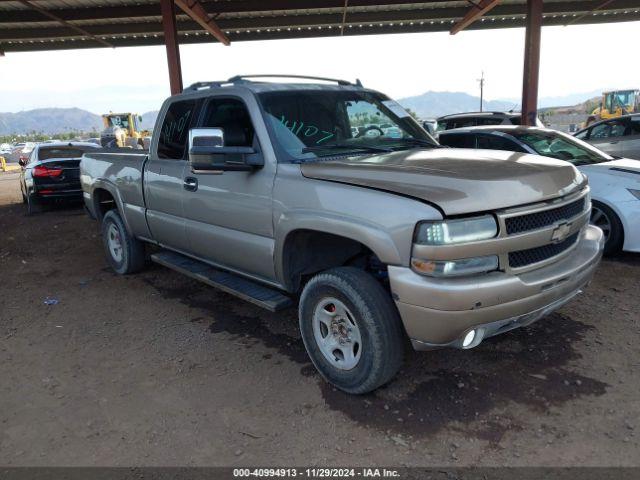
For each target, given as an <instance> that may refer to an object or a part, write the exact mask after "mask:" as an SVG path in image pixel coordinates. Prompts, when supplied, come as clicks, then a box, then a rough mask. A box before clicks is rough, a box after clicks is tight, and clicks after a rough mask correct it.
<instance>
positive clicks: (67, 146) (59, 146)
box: [20, 142, 100, 213]
mask: <svg viewBox="0 0 640 480" xmlns="http://www.w3.org/2000/svg"><path fill="white" fill-rule="evenodd" d="M96 148H100V147H99V146H98V145H94V144H93V143H86V142H69V143H43V144H40V145H36V147H35V148H34V149H33V151H32V152H31V154H30V155H29V157H28V158H27V159H26V160H25V159H20V165H21V166H22V172H21V174H20V189H21V190H22V200H23V201H24V203H26V204H27V206H28V211H29V213H32V212H34V211H37V210H40V208H41V207H42V205H43V204H46V203H51V202H53V201H58V200H82V189H81V187H80V159H81V158H82V154H83V153H85V152H87V151H89V150H95V149H96Z"/></svg>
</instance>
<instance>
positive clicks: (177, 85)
mask: <svg viewBox="0 0 640 480" xmlns="http://www.w3.org/2000/svg"><path fill="white" fill-rule="evenodd" d="M160 8H161V11H162V28H163V30H164V44H165V47H166V48H167V65H168V67H169V85H170V87H171V95H177V94H178V93H181V92H182V67H181V65H180V46H179V45H178V29H177V26H176V11H175V5H174V3H173V0H160Z"/></svg>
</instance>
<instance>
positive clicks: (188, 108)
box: [158, 100, 196, 160]
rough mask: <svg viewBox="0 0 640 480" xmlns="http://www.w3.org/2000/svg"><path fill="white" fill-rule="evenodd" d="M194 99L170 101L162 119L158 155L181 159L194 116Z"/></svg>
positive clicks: (185, 148)
mask: <svg viewBox="0 0 640 480" xmlns="http://www.w3.org/2000/svg"><path fill="white" fill-rule="evenodd" d="M195 111H196V101H195V100H183V101H179V102H175V103H172V104H171V105H170V106H169V109H168V110H167V113H166V115H165V117H164V120H163V121H162V128H161V129H160V138H159V139H158V157H159V158H170V159H175V160H182V159H184V158H185V153H186V150H187V138H188V137H189V128H190V127H191V123H192V121H193V119H194V117H195Z"/></svg>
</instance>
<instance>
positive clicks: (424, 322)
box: [389, 225, 604, 350]
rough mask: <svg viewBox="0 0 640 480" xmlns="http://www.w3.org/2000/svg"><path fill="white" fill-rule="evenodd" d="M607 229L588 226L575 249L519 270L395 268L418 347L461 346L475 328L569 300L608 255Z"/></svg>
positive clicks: (394, 284) (403, 311)
mask: <svg viewBox="0 0 640 480" xmlns="http://www.w3.org/2000/svg"><path fill="white" fill-rule="evenodd" d="M603 244H604V238H603V234H602V231H601V230H600V229H599V228H597V227H593V226H591V225H589V226H587V227H585V228H584V229H583V231H582V232H581V233H580V238H579V240H578V243H577V244H576V246H575V248H574V249H572V251H571V253H570V254H569V255H567V256H565V257H564V258H562V259H560V260H558V261H557V262H554V263H551V264H549V265H547V266H544V267H542V268H538V269H536V270H532V271H529V272H526V273H522V274H519V275H514V274H507V273H504V272H492V273H489V274H485V275H479V276H473V277H467V278H451V279H441V278H432V277H425V276H422V275H418V274H417V273H415V272H413V271H412V270H411V269H410V268H406V267H393V266H390V267H389V280H390V284H391V291H392V293H393V298H394V299H395V302H396V305H397V307H398V311H399V312H400V316H401V318H402V321H403V323H404V327H405V330H406V332H407V334H408V336H409V338H410V339H411V341H412V343H413V346H414V348H415V349H416V350H428V349H432V348H439V347H447V346H450V347H461V346H462V338H464V336H465V335H466V333H468V332H469V331H470V330H471V329H476V330H477V332H478V333H479V334H480V335H476V339H475V340H474V342H473V343H472V344H471V346H475V345H477V344H478V343H480V341H481V340H482V338H486V337H489V336H492V335H497V334H499V333H503V332H505V331H508V330H511V329H513V328H516V327H519V326H523V325H528V324H530V323H533V322H534V321H536V320H538V319H539V318H542V317H543V316H545V315H547V314H548V313H550V312H551V311H553V310H555V309H557V308H559V307H560V306H561V305H563V304H564V303H566V302H568V301H569V300H571V298H573V297H574V296H575V295H577V294H578V293H579V292H580V290H581V289H582V288H584V287H585V286H586V285H587V284H588V283H589V281H590V280H591V278H592V277H593V273H594V271H595V269H596V267H597V265H598V263H599V261H600V258H601V257H602V248H603Z"/></svg>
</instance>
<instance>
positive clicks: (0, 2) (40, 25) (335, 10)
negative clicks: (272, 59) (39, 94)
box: [0, 0, 640, 52]
mask: <svg viewBox="0 0 640 480" xmlns="http://www.w3.org/2000/svg"><path fill="white" fill-rule="evenodd" d="M30 1H31V3H33V4H34V5H37V6H38V7H40V8H43V9H45V10H47V11H48V12H50V13H52V14H54V15H56V16H58V17H60V18H62V19H64V20H65V21H66V22H68V24H70V25H73V26H76V27H81V28H82V29H84V30H86V31H87V32H88V33H90V34H91V35H94V36H96V37H98V38H101V39H103V40H106V41H108V42H109V43H110V44H112V45H114V46H135V45H156V44H162V43H163V35H162V23H161V16H160V3H159V1H158V0H30ZM201 3H202V5H203V6H204V8H205V10H206V11H207V12H208V13H209V14H210V15H211V16H212V17H214V18H215V20H216V22H217V23H218V25H219V26H220V28H221V29H222V30H223V31H225V33H226V34H227V35H228V37H229V38H230V40H231V42H236V41H243V40H260V39H263V40H268V39H279V38H305V37H324V36H335V35H340V34H344V35H366V34H384V33H409V32H433V31H448V30H450V29H451V26H452V25H453V24H454V23H456V22H457V21H458V20H459V19H461V18H462V17H463V16H464V15H465V13H467V11H469V9H470V8H472V5H471V2H469V1H431V2H416V1H403V0H348V1H347V8H346V16H344V19H345V22H344V25H343V15H344V13H345V7H344V5H345V1H344V0H297V1H292V0H201ZM604 3H605V2H603V1H602V0H582V1H574V0H547V1H545V2H544V19H543V24H544V25H564V24H567V23H570V22H575V23H604V22H619V21H633V20H640V1H638V0H613V1H611V2H608V3H606V5H604ZM601 6H602V8H599V7H601ZM525 12H526V0H505V1H502V2H501V3H500V4H499V5H498V6H496V7H495V8H494V9H492V10H491V11H489V12H488V13H487V14H486V15H485V16H484V17H482V18H481V19H480V20H478V21H476V22H475V23H474V24H472V25H471V26H470V27H468V28H470V29H484V28H509V27H522V26H524V19H525ZM178 14H179V15H178V17H177V18H178V35H179V38H180V42H181V43H198V42H211V41H216V40H215V39H214V38H213V37H212V36H211V35H209V34H208V33H206V32H205V31H204V30H202V28H201V27H200V25H198V24H197V23H196V22H194V21H193V20H191V19H190V18H189V17H187V16H186V15H183V14H181V13H180V11H179V10H178ZM103 46H104V45H103V44H101V43H98V42H96V40H95V39H93V38H91V36H88V35H83V34H81V33H80V32H78V31H77V30H75V29H73V28H70V27H69V26H66V25H64V24H62V23H60V22H57V21H55V20H52V19H51V18H49V17H46V16H44V15H43V14H42V12H39V11H37V10H35V9H32V8H30V7H29V6H28V4H27V5H25V4H24V3H22V2H18V1H13V0H10V1H7V0H0V51H5V52H11V51H31V50H55V49H68V48H95V47H103Z"/></svg>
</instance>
